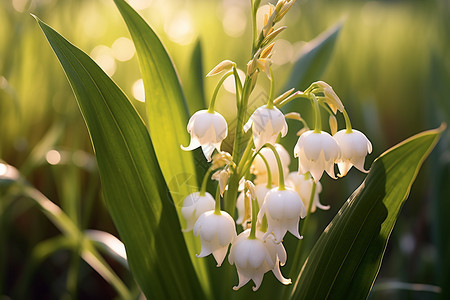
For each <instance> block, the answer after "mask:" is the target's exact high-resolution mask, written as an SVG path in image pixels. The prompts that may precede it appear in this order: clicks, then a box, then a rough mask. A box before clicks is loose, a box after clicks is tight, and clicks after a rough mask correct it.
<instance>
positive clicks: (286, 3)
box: [274, 0, 295, 23]
mask: <svg viewBox="0 0 450 300" xmlns="http://www.w3.org/2000/svg"><path fill="white" fill-rule="evenodd" d="M294 3H295V0H290V1H284V5H283V7H282V8H281V9H280V12H279V13H278V14H277V17H276V18H275V20H274V22H275V23H277V22H279V21H281V19H283V17H284V16H285V15H286V13H287V12H288V11H289V9H291V7H292V5H294Z"/></svg>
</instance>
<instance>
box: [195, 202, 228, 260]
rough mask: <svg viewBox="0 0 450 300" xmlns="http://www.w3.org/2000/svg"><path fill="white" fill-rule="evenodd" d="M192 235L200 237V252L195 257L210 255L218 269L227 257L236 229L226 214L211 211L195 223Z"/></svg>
mask: <svg viewBox="0 0 450 300" xmlns="http://www.w3.org/2000/svg"><path fill="white" fill-rule="evenodd" d="M194 235H195V236H198V235H200V242H201V251H200V254H198V255H197V257H205V256H208V255H210V254H211V253H212V255H213V256H214V258H215V260H216V262H217V266H218V267H220V266H221V265H222V262H223V260H224V259H225V256H226V255H227V251H228V245H229V244H230V243H231V242H232V241H233V239H234V238H236V227H235V225H234V220H233V218H232V217H231V216H230V215H229V214H228V213H227V212H225V211H220V214H216V213H214V211H213V210H211V211H207V212H205V213H203V214H202V215H201V216H200V217H199V218H198V220H197V222H195V225H194Z"/></svg>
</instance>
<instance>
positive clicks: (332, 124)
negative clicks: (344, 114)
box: [328, 115, 337, 135]
mask: <svg viewBox="0 0 450 300" xmlns="http://www.w3.org/2000/svg"><path fill="white" fill-rule="evenodd" d="M328 124H330V130H331V135H334V134H335V133H336V132H337V119H336V117H335V116H333V115H330V118H329V119H328Z"/></svg>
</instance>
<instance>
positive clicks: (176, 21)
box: [164, 11, 196, 45]
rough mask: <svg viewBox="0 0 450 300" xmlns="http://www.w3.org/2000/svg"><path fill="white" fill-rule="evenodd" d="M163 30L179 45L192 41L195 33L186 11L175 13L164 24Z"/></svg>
mask: <svg viewBox="0 0 450 300" xmlns="http://www.w3.org/2000/svg"><path fill="white" fill-rule="evenodd" d="M164 31H165V32H166V33H167V35H168V36H169V38H170V39H171V40H172V41H174V42H175V43H178V44H181V45H188V44H190V43H192V42H193V40H194V38H195V35H196V33H195V30H194V25H193V22H192V17H191V15H190V14H189V13H188V12H187V11H181V12H179V13H177V14H175V15H174V16H173V17H172V19H171V20H170V21H168V22H166V23H165V24H164Z"/></svg>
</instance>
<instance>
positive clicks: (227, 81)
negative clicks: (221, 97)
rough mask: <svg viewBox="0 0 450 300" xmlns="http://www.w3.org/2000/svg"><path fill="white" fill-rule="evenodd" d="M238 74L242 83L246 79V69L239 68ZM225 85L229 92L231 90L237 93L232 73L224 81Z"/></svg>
mask: <svg viewBox="0 0 450 300" xmlns="http://www.w3.org/2000/svg"><path fill="white" fill-rule="evenodd" d="M237 71H238V75H239V79H241V83H243V82H244V80H245V73H244V71H242V70H240V69H238V70H237ZM223 87H224V89H225V90H226V91H227V92H230V93H232V94H236V86H235V85H234V76H233V75H231V76H229V77H228V78H227V79H225V81H224V82H223Z"/></svg>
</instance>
